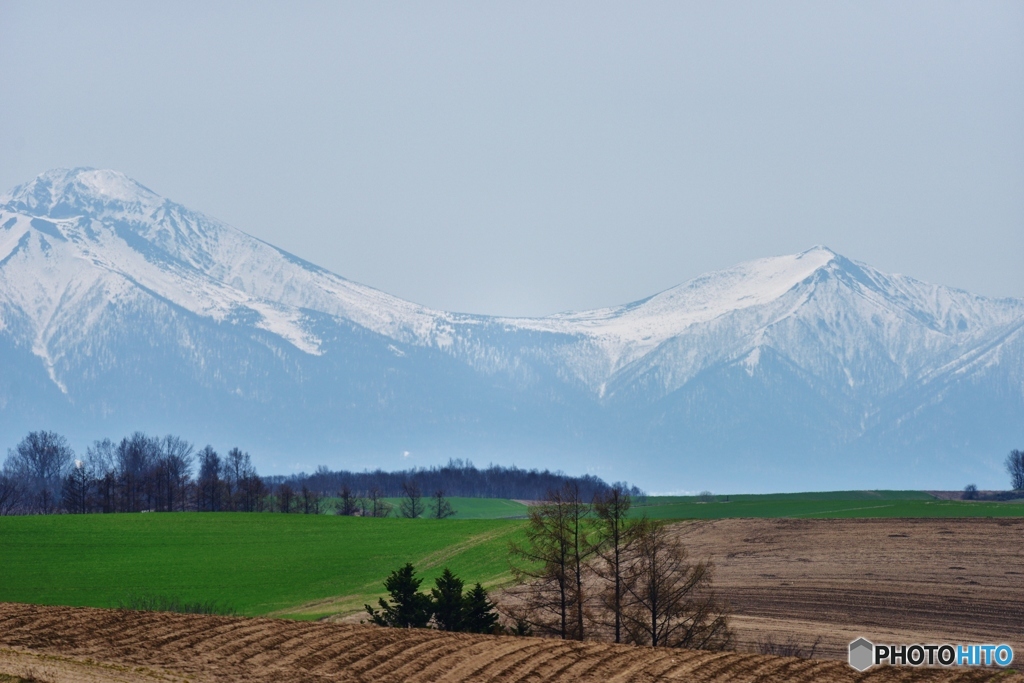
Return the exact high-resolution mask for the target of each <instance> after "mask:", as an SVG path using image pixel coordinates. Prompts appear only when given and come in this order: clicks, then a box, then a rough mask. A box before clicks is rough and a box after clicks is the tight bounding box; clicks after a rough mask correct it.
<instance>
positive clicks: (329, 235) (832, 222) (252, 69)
mask: <svg viewBox="0 0 1024 683" xmlns="http://www.w3.org/2000/svg"><path fill="white" fill-rule="evenodd" d="M57 166H94V167H99V168H114V169H117V170H120V171H123V172H125V173H127V174H128V175H130V176H132V177H134V178H135V179H137V180H139V181H140V182H142V183H143V184H144V185H147V186H149V187H150V188H152V189H154V190H156V191H157V192H160V193H161V194H164V195H165V196H168V197H170V198H172V199H174V200H177V201H179V202H181V203H183V204H185V205H187V206H190V207H192V208H196V209H199V210H201V211H204V212H206V213H208V214H211V215H213V216H216V217H218V218H220V219H222V220H225V221H226V222H228V223H230V224H232V225H234V226H236V227H238V228H241V229H242V230H244V231H246V232H248V233H250V234H252V235H255V236H257V237H259V238H261V239H264V240H266V241H268V242H271V243H273V244H275V245H277V246H280V247H282V248H284V249H287V250H289V251H291V252H293V253H295V254H297V255H299V256H301V257H303V258H306V259H308V260H311V261H313V262H315V263H318V264H320V265H322V266H324V267H326V268H329V269H331V270H333V271H335V272H337V273H339V274H341V275H344V276H345V277H348V278H351V279H353V280H357V281H359V282H363V283H366V284H369V285H372V286H375V287H378V288H380V289H383V290H385V291H387V292H390V293H392V294H396V295H399V296H402V297H404V298H407V299H411V300H413V301H416V302H419V303H423V304H427V305H429V306H434V307H438V308H444V309H450V310H458V311H467V312H476V313H493V314H509V315H527V314H530V315H533V314H545V313H551V312H555V311H559V310H566V309H581V308H589V307H597V306H605V305H614V304H620V303H625V302H627V301H631V300H634V299H638V298H641V297H644V296H647V295H650V294H653V293H655V292H657V291H659V290H661V289H664V288H666V287H670V286H672V285H675V284H678V283H679V282H682V281H684V280H686V279H689V278H690V277H693V276H695V275H698V274H700V273H702V272H705V271H708V270H712V269H716V268H722V267H727V266H729V265H732V264H734V263H737V262H739V261H742V260H746V259H750V258H757V257H761V256H769V255H775V254H783V253H793V252H797V251H802V250H804V249H806V248H809V247H811V246H812V245H815V244H826V245H828V246H830V247H832V248H833V249H835V250H837V251H839V252H841V253H843V254H845V255H847V256H849V257H851V258H854V259H858V260H862V261H866V262H868V263H870V264H872V265H874V266H877V267H879V268H881V269H883V270H887V271H892V272H902V273H907V274H910V275H913V276H915V277H918V278H921V279H924V280H927V281H931V282H936V283H942V284H948V285H953V286H958V287H963V288H966V289H970V290H972V291H975V292H977V293H980V294H987V295H992V296H1018V297H1020V296H1024V3H1022V2H1019V1H1017V0H1014V1H1011V2H974V1H971V2H955V3H950V2H935V1H933V0H929V1H927V2H893V1H891V0H885V1H884V2H863V1H858V2H850V3H840V2H828V3H823V2H817V1H815V2H806V3H794V2H779V1H774V2H758V3H743V2H728V3H723V2H701V3H684V2H647V3H643V2H618V3H601V2H581V3H553V2H548V1H545V2H537V3H528V2H522V1H518V0H517V1H516V2H506V3H496V2H487V3H480V2H467V3H442V2H426V3H411V2H410V3H400V4H393V3H384V2H377V1H374V2H370V1H367V2H362V3H352V4H341V3H336V2H323V3H311V2H306V3H300V2H287V3H286V2H280V3H275V4H257V3H254V2H243V3H237V4H234V3H228V2H212V3H211V2H197V3H188V2H181V1H175V2H166V3H154V2H131V3H103V2H69V3H48V2H41V1H40V0H31V2H12V1H10V0H0V191H3V190H6V189H8V188H10V187H12V186H14V185H16V184H18V183H21V182H25V181H27V180H30V179H31V178H32V177H34V176H35V175H36V174H37V173H39V172H41V171H43V170H46V169H48V168H52V167H57Z"/></svg>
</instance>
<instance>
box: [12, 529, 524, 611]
mask: <svg viewBox="0 0 1024 683" xmlns="http://www.w3.org/2000/svg"><path fill="white" fill-rule="evenodd" d="M521 527H522V523H521V522H515V521H505V520H443V521H435V520H427V519H422V520H406V519H361V518H358V517H339V516H334V515H331V516H328V515H319V516H317V515H280V514H267V513H264V514H249V513H173V514H119V515H52V516H30V517H0V549H2V550H0V552H2V561H0V601H9V602H31V603H40V604H54V605H83V606H93V607H116V606H117V605H118V603H119V602H121V601H122V600H125V599H126V598H127V597H128V596H129V595H131V594H135V595H139V594H143V595H163V596H173V597H176V598H179V599H181V600H184V601H208V600H215V601H218V602H219V603H221V604H222V605H225V606H229V607H231V608H232V609H234V610H236V611H237V612H238V613H240V614H245V615H256V614H272V613H285V612H286V613H287V614H288V615H289V616H298V617H310V618H311V617H316V616H320V615H323V614H332V613H337V612H339V611H342V612H348V611H353V610H355V609H358V608H359V607H361V605H362V604H363V602H365V601H367V600H369V599H370V598H371V597H372V596H375V595H380V594H382V593H383V588H382V587H381V583H382V582H383V580H384V578H385V577H386V576H387V574H388V573H389V572H390V571H391V570H392V569H395V568H397V567H399V566H401V565H402V564H404V563H405V562H412V563H413V564H414V565H415V566H416V567H417V569H419V570H420V571H421V574H422V576H424V577H425V578H426V579H427V581H428V582H430V581H431V580H432V579H433V578H434V577H435V576H437V575H438V574H440V572H441V570H442V569H443V567H445V566H447V567H450V568H451V569H452V571H454V572H455V573H456V574H457V575H459V576H460V577H462V578H463V579H465V580H466V581H467V582H476V581H480V582H481V583H483V584H484V585H485V586H493V585H496V584H498V583H501V582H502V581H504V580H507V576H508V563H507V559H506V558H507V547H508V542H509V540H510V539H511V538H513V537H514V536H515V535H516V533H517V532H518V531H519V530H520V529H521ZM325 599H330V601H329V602H326V603H324V604H321V605H309V603H311V602H313V601H318V600H325ZM296 608H298V609H296Z"/></svg>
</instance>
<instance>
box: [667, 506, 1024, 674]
mask: <svg viewBox="0 0 1024 683" xmlns="http://www.w3.org/2000/svg"><path fill="white" fill-rule="evenodd" d="M676 528H677V529H678V531H679V533H680V534H681V535H682V536H683V538H684V539H685V542H686V545H687V548H688V550H689V552H690V554H691V557H693V558H695V559H704V558H711V559H712V561H713V562H714V563H715V567H716V573H715V587H716V590H717V592H718V593H719V594H720V595H721V596H722V597H724V598H725V599H726V600H728V601H729V603H730V605H731V608H732V613H733V615H734V619H733V624H734V626H735V629H736V632H737V636H738V639H739V647H740V649H743V650H748V651H757V643H758V641H759V640H762V639H764V638H766V637H768V636H769V635H770V636H771V637H772V638H773V640H774V641H775V642H777V643H778V642H780V641H786V640H790V639H791V640H793V641H795V642H796V643H799V644H801V645H802V646H804V648H805V649H809V647H810V645H811V644H812V643H813V642H814V641H815V639H816V638H818V637H819V636H820V637H821V638H822V640H821V643H820V644H819V646H818V651H817V653H816V656H819V657H820V656H824V657H832V658H836V659H845V658H846V648H847V645H848V643H849V642H850V641H851V640H854V639H856V638H858V637H860V636H864V637H865V638H867V639H868V640H871V641H872V642H875V643H934V642H940V643H947V642H948V643H990V642H994V643H1007V644H1009V645H1011V646H1012V647H1013V648H1014V652H1015V654H1016V659H1017V660H1018V661H1015V665H1016V666H1017V667H1018V668H1022V667H1021V663H1020V661H1019V660H1020V658H1021V657H1024V519H1021V518H1002V519H988V518H973V519H807V520H803V519H723V520H714V521H707V522H704V521H700V522H684V523H681V524H679V525H677V526H676ZM1017 653H1019V654H1017Z"/></svg>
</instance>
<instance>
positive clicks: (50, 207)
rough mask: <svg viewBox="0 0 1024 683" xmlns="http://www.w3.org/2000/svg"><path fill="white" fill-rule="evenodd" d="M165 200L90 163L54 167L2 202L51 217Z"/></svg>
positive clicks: (144, 205)
mask: <svg viewBox="0 0 1024 683" xmlns="http://www.w3.org/2000/svg"><path fill="white" fill-rule="evenodd" d="M163 201H164V200H163V198H162V197H160V195H158V194H157V193H155V192H153V191H152V190H150V189H149V188H148V187H146V186H144V185H142V184H140V183H138V182H136V181H134V180H132V179H131V178H129V177H128V176H126V175H125V174H123V173H121V172H119V171H112V170H109V169H95V168H89V167H79V168H56V169H51V170H49V171H46V172H44V173H40V174H39V175H38V176H36V177H35V179H34V180H32V181H31V182H28V183H25V184H24V185H19V186H18V187H16V188H14V189H13V190H11V191H10V192H8V193H6V194H4V195H2V196H0V206H3V207H5V208H7V209H9V210H11V211H18V212H20V213H25V214H28V215H33V216H46V217H50V218H65V217H68V216H73V215H78V214H83V213H95V212H102V211H105V210H115V211H124V210H129V209H132V208H135V209H151V208H153V207H155V206H157V205H159V204H161V203H162V202H163Z"/></svg>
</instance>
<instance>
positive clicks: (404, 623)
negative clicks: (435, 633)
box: [363, 563, 434, 628]
mask: <svg viewBox="0 0 1024 683" xmlns="http://www.w3.org/2000/svg"><path fill="white" fill-rule="evenodd" d="M421 583H423V579H417V578H416V570H415V569H414V568H413V566H412V564H409V563H406V565H405V566H404V567H402V568H401V569H396V570H395V571H393V572H391V575H390V576H388V578H387V580H386V581H384V588H385V589H386V590H387V592H388V593H389V594H390V595H391V604H388V603H387V602H385V600H384V598H379V599H378V600H377V602H378V604H379V605H380V607H381V611H380V612H378V611H377V610H375V609H374V608H372V607H370V606H369V605H363V607H365V608H366V612H367V614H369V615H370V617H371V618H372V619H373V623H375V624H377V625H378V626H394V627H398V628H426V626H427V622H429V621H430V617H431V616H433V613H434V608H433V604H432V602H431V600H430V596H427V595H424V594H423V593H419V592H417V591H418V590H419V587H420V584H421Z"/></svg>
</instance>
